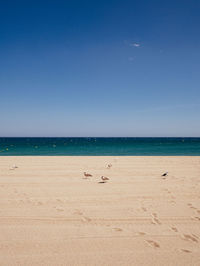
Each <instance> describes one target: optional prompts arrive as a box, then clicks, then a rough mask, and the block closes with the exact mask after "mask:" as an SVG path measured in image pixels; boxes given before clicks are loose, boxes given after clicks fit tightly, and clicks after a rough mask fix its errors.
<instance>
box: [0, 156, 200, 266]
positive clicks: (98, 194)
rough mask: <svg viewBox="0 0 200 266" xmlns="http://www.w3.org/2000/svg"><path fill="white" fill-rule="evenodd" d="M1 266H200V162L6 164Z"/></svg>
mask: <svg viewBox="0 0 200 266" xmlns="http://www.w3.org/2000/svg"><path fill="white" fill-rule="evenodd" d="M109 163H111V164H112V167H111V169H106V165H107V164H109ZM13 164H15V165H17V166H18V167H19V168H15V169H14V170H9V168H10V167H11V166H12V165H13ZM84 171H87V172H89V173H91V174H93V177H91V178H89V179H83V174H82V173H83V172H84ZM165 171H169V175H168V176H167V177H166V179H162V178H161V174H162V173H163V172H165ZM101 175H105V176H107V177H109V178H110V180H109V182H107V183H104V184H103V183H99V181H101V180H100V177H101ZM0 265H1V266H7V265H12V266H14V265H20V266H21V265H26V266H29V265H37V266H40V265H45V266H51V265H55V266H62V265H87V266H90V265H92V266H94V265H106V266H110V265H112V266H116V265H125V266H127V265H136V266H138V265H145V266H146V265H153V266H155V265H162V266H164V265H174V266H183V265H187V266H188V265H192V266H196V265H200V157H0Z"/></svg>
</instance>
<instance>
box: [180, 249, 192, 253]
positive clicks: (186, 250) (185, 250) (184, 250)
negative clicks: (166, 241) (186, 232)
mask: <svg viewBox="0 0 200 266" xmlns="http://www.w3.org/2000/svg"><path fill="white" fill-rule="evenodd" d="M181 251H183V252H185V253H192V251H190V250H188V249H181Z"/></svg>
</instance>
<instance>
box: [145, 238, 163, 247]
mask: <svg viewBox="0 0 200 266" xmlns="http://www.w3.org/2000/svg"><path fill="white" fill-rule="evenodd" d="M146 242H147V243H148V244H149V245H150V246H152V247H154V248H160V245H159V244H158V243H157V242H155V241H153V240H146Z"/></svg>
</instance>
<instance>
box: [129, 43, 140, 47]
mask: <svg viewBox="0 0 200 266" xmlns="http://www.w3.org/2000/svg"><path fill="white" fill-rule="evenodd" d="M129 45H130V46H132V47H140V46H141V45H140V43H138V42H132V43H130V44H129Z"/></svg>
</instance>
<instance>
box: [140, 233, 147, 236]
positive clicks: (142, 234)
mask: <svg viewBox="0 0 200 266" xmlns="http://www.w3.org/2000/svg"><path fill="white" fill-rule="evenodd" d="M138 235H140V236H144V235H146V233H145V232H138Z"/></svg>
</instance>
